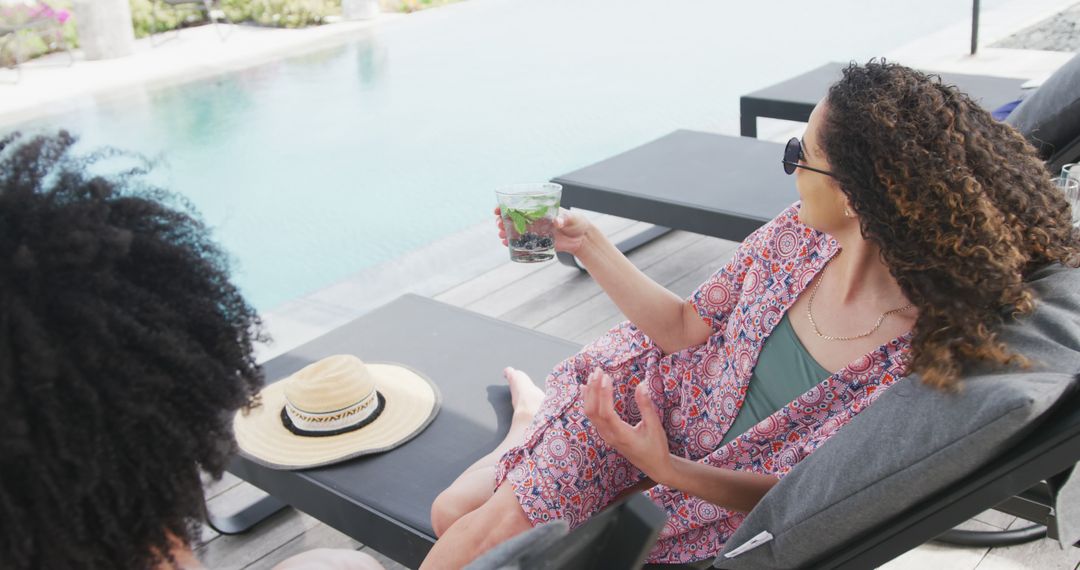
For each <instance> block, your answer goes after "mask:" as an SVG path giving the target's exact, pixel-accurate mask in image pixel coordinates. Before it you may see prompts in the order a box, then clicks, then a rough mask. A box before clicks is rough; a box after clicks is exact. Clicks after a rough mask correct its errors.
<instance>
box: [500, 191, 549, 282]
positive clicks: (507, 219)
mask: <svg viewBox="0 0 1080 570" xmlns="http://www.w3.org/2000/svg"><path fill="white" fill-rule="evenodd" d="M495 195H496V196H497V197H498V199H499V208H500V210H501V213H502V222H503V227H504V228H505V229H506V241H507V245H509V247H510V260H511V261H516V262H518V263H534V262H538V261H548V260H550V259H554V258H555V218H556V217H557V216H558V215H559V199H560V198H561V197H562V186H560V185H558V184H517V185H514V186H505V187H503V188H499V189H498V190H496V191H495Z"/></svg>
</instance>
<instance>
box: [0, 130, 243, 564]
mask: <svg viewBox="0 0 1080 570" xmlns="http://www.w3.org/2000/svg"><path fill="white" fill-rule="evenodd" d="M74 144H75V139H74V138H73V137H72V136H70V135H68V134H67V133H66V132H60V133H59V134H57V135H51V136H38V137H34V138H29V137H23V136H21V135H19V134H18V133H16V134H13V135H9V136H7V137H5V138H3V139H0V402H2V403H3V411H2V412H0V520H3V521H4V525H3V528H4V530H3V532H2V533H0V544H2V545H3V546H2V549H0V560H3V562H2V563H0V564H2V565H3V566H4V567H5V568H45V569H51V568H65V569H67V568H109V569H118V568H120V569H123V568H148V567H153V566H155V565H157V564H160V563H163V562H165V563H170V562H172V563H175V561H174V560H173V559H172V558H171V555H170V554H169V552H170V548H171V547H172V546H174V545H175V542H176V541H177V540H181V541H187V542H191V541H193V540H194V539H195V538H196V536H197V535H196V533H197V531H198V528H199V523H200V521H201V520H202V517H203V514H204V506H203V494H202V484H201V481H200V468H201V469H203V470H205V471H206V472H208V473H209V474H211V475H212V476H214V477H220V475H221V473H222V471H223V470H224V468H225V464H226V461H227V459H228V457H229V455H230V453H231V452H232V451H233V449H234V447H235V442H234V440H233V436H232V415H233V413H234V412H235V411H236V410H237V409H240V408H243V407H246V406H248V405H251V404H252V403H253V400H254V398H255V394H256V393H257V391H258V389H259V387H260V386H261V383H262V376H261V371H260V369H259V367H258V365H257V364H256V362H255V360H254V357H253V355H252V344H253V342H256V341H259V340H261V339H262V337H261V333H260V332H259V330H260V323H259V320H258V317H257V315H256V313H255V312H254V311H253V310H252V308H251V307H250V306H249V305H248V304H247V303H246V302H245V301H244V299H243V298H242V297H241V296H240V294H239V292H238V291H237V289H236V288H235V287H234V286H233V285H232V284H231V283H230V282H229V279H228V273H227V264H226V258H225V257H224V255H223V254H222V252H221V251H220V250H219V249H218V248H217V247H216V246H215V245H214V244H213V243H212V242H211V241H210V239H209V236H208V235H207V230H206V228H205V227H204V225H203V224H202V222H200V221H199V220H198V219H197V217H196V215H195V214H194V213H192V212H191V211H190V208H189V207H186V206H182V205H170V204H182V202H181V201H180V200H179V199H178V198H176V197H175V196H172V195H170V194H168V193H166V192H164V191H161V190H157V189H154V188H152V187H150V186H148V185H146V184H144V183H143V182H142V180H143V179H144V177H143V176H142V174H145V173H146V166H145V165H146V164H147V162H146V161H141V162H140V163H139V164H140V165H141V166H138V167H136V168H132V169H130V170H127V171H125V172H122V173H121V174H119V175H115V176H108V177H106V176H99V175H91V174H90V173H89V171H90V167H92V166H95V165H96V166H101V164H102V159H115V158H116V157H117V155H122V153H117V152H115V151H108V152H104V151H103V152H98V153H95V154H92V155H89V156H85V157H76V156H73V152H72V145H74ZM127 158H135V159H138V157H127ZM138 160H141V159H138ZM99 170H100V168H99Z"/></svg>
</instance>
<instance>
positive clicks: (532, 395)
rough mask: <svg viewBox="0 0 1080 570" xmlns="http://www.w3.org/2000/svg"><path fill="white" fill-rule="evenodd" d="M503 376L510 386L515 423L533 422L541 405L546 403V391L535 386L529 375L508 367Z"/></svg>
mask: <svg viewBox="0 0 1080 570" xmlns="http://www.w3.org/2000/svg"><path fill="white" fill-rule="evenodd" d="M503 376H506V382H507V383H508V384H509V385H510V403H511V404H513V406H514V421H519V420H523V421H526V422H531V421H532V418H533V416H535V415H536V412H537V410H539V409H540V404H541V403H543V401H544V391H543V390H541V389H540V388H538V387H537V386H536V384H533V382H532V379H530V378H529V375H528V374H525V373H524V372H522V371H520V370H518V369H516V368H511V367H509V366H507V367H506V368H505V369H503Z"/></svg>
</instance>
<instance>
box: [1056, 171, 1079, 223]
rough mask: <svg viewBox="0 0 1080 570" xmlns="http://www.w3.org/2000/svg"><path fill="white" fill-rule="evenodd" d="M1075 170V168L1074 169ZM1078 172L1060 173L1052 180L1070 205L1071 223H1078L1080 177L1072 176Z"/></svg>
mask: <svg viewBox="0 0 1080 570" xmlns="http://www.w3.org/2000/svg"><path fill="white" fill-rule="evenodd" d="M1074 170H1076V169H1074ZM1076 174H1080V172H1070V173H1068V174H1067V175H1066V173H1064V172H1063V173H1062V176H1061V177H1060V178H1054V179H1053V182H1054V185H1056V186H1057V187H1058V188H1059V189H1061V191H1062V192H1064V193H1065V200H1066V201H1068V202H1069V205H1070V206H1072V221H1073V225H1076V224H1080V178H1073V176H1074V175H1076Z"/></svg>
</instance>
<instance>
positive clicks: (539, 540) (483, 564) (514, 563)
mask: <svg viewBox="0 0 1080 570" xmlns="http://www.w3.org/2000/svg"><path fill="white" fill-rule="evenodd" d="M569 529H570V527H569V526H568V525H567V524H566V521H561V520H554V521H551V522H547V523H544V524H541V525H537V526H534V527H533V528H531V529H529V530H528V531H526V532H523V533H521V534H519V535H517V536H515V537H514V538H511V539H510V540H508V541H506V542H504V543H502V544H500V545H498V546H496V547H495V548H492V549H491V550H489V551H487V552H485V553H484V554H483V555H482V556H480V557H479V558H477V559H476V560H473V561H472V562H471V563H470V564H469V565H468V566H466V567H465V570H516V569H517V568H520V567H521V566H520V564H519V563H520V562H521V560H522V559H523V558H525V557H526V556H529V555H531V554H533V553H535V552H539V551H541V550H543V549H545V548H547V547H548V546H550V545H552V544H554V543H555V542H556V541H557V540H559V539H560V538H562V537H564V536H566V534H567V532H569Z"/></svg>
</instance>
